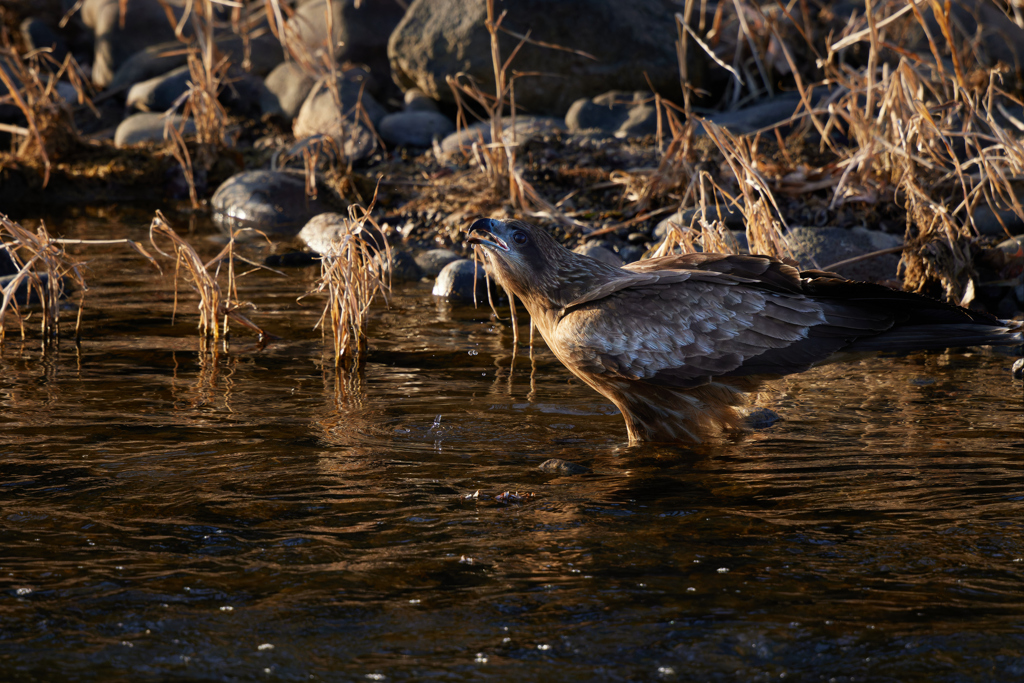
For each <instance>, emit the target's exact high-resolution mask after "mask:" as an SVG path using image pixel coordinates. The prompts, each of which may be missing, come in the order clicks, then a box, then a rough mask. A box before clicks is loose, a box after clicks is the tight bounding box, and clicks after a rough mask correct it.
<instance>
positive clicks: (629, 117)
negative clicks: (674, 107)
mask: <svg viewBox="0 0 1024 683" xmlns="http://www.w3.org/2000/svg"><path fill="white" fill-rule="evenodd" d="M653 101H654V96H653V95H651V93H649V92H646V91H637V92H634V93H627V92H620V91H617V90H613V91H611V92H606V93H604V94H603V95H598V96H597V97H595V98H593V99H587V98H581V99H578V100H576V101H575V102H573V103H572V106H571V107H569V113H567V114H566V115H565V127H566V128H568V129H569V132H570V133H579V132H581V131H585V130H600V131H603V132H606V133H611V134H613V135H615V137H619V138H624V137H640V136H643V135H653V134H655V133H657V132H658V113H657V111H655V108H654V104H653Z"/></svg>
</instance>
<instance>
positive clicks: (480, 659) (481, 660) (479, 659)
mask: <svg viewBox="0 0 1024 683" xmlns="http://www.w3.org/2000/svg"><path fill="white" fill-rule="evenodd" d="M474 661H475V662H476V663H477V664H486V663H487V655H485V654H484V653H483V652H477V653H476V659H475V660H474Z"/></svg>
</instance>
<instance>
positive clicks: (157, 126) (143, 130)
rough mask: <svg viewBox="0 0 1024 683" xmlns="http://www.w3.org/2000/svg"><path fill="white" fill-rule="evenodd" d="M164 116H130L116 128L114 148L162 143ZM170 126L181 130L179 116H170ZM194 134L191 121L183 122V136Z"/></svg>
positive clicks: (141, 114)
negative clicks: (141, 143) (146, 143)
mask: <svg viewBox="0 0 1024 683" xmlns="http://www.w3.org/2000/svg"><path fill="white" fill-rule="evenodd" d="M167 118H168V117H166V116H164V115H163V114H158V113H153V112H140V113H138V114H132V115H131V116H129V117H128V118H126V119H125V120H124V121H122V122H121V123H120V124H119V125H118V126H117V130H116V131H115V132H114V146H115V147H127V146H128V145H136V144H138V143H140V142H162V141H163V140H164V125H165V123H166V122H167ZM170 119H171V125H172V126H174V127H175V128H178V129H179V130H180V129H181V121H182V119H181V115H180V114H172V115H171V116H170ZM195 132H196V126H195V124H194V123H193V122H192V120H191V119H189V120H188V121H186V122H185V133H184V134H185V135H192V134H193V133H195Z"/></svg>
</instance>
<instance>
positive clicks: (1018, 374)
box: [1013, 358, 1024, 379]
mask: <svg viewBox="0 0 1024 683" xmlns="http://www.w3.org/2000/svg"><path fill="white" fill-rule="evenodd" d="M1013 378H1014V379H1024V358H1018V359H1017V360H1015V361H1013Z"/></svg>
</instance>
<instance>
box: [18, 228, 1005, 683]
mask: <svg viewBox="0 0 1024 683" xmlns="http://www.w3.org/2000/svg"><path fill="white" fill-rule="evenodd" d="M148 217H149V214H146V213H142V212H135V211H120V212H116V213H114V214H111V215H102V214H101V215H91V216H88V217H79V218H67V217H65V218H62V219H59V220H51V221H48V225H49V226H50V227H51V229H55V228H56V229H57V230H58V231H60V232H63V233H64V234H66V235H67V236H71V237H81V236H90V237H104V236H107V235H108V234H110V235H123V234H125V233H126V232H127V234H129V235H130V236H132V237H133V238H135V239H138V240H140V241H142V240H144V239H145V234H146V225H147V222H148ZM176 223H177V224H178V225H183V223H182V222H181V219H178V220H177V221H176ZM210 232H212V231H211V230H210V229H209V228H208V226H205V225H201V226H199V227H198V228H197V229H196V234H195V236H194V237H193V238H192V239H194V240H195V241H196V242H197V243H200V244H204V245H206V246H205V249H207V250H208V252H209V253H210V254H211V255H212V254H213V253H215V251H216V249H217V246H216V244H214V243H213V241H210V240H206V239H205V238H204V237H203V235H205V234H207V233H210ZM78 253H81V254H83V255H85V256H87V257H88V258H89V259H90V260H91V265H90V270H89V273H88V275H87V278H88V280H89V282H90V291H89V293H88V298H87V300H86V306H87V307H86V312H85V315H84V321H83V338H82V341H81V343H80V345H77V346H76V345H75V344H74V343H72V342H71V341H64V342H62V343H61V345H60V348H59V350H58V351H57V352H55V353H54V352H48V353H45V354H44V353H43V352H42V351H41V350H40V349H39V348H38V343H37V342H36V341H35V340H34V339H33V338H32V337H31V336H30V339H29V341H27V342H25V343H22V342H20V341H18V340H17V339H16V335H10V334H9V337H8V341H7V343H6V345H5V346H4V347H3V348H2V350H0V679H2V680H4V681H30V680H41V681H42V680H45V681H122V680H123V681H143V680H154V681H156V680H158V681H168V680H182V681H186V680H188V681H193V680H204V681H206V680H209V681H221V680H223V681H234V680H295V681H298V680H304V681H305V680H339V681H348V680H352V681H355V680H385V681H403V680H409V681H413V680H415V681H421V680H459V681H461V680H504V679H508V678H509V677H512V679H513V680H515V679H517V678H519V679H525V680H611V681H616V680H729V681H731V680H743V681H759V680H769V679H775V680H778V679H784V678H788V679H789V680H808V681H817V680H822V681H829V680H836V681H852V680H870V681H886V680H891V681H962V680H972V681H973V680H977V681H987V680H993V681H996V680H1000V681H1001V680H1012V679H1015V678H1020V677H1024V515H1022V514H1021V513H1022V509H1024V417H1022V408H1024V398H1022V396H1021V387H1020V385H1019V384H1016V385H1015V384H1014V383H1013V382H1012V380H1011V379H1010V373H1009V366H1010V364H1011V362H1012V358H1011V357H1009V356H1006V355H1001V354H998V353H995V352H992V351H986V350H975V351H973V352H971V353H948V354H913V355H910V356H905V357H900V358H871V359H864V360H860V361H856V362H851V363H846V364H841V365H833V366H828V367H824V368H820V369H817V370H814V371H812V372H809V373H806V374H804V375H800V376H796V377H792V378H789V379H787V380H785V381H781V382H777V383H775V384H774V385H772V386H770V387H769V388H768V390H766V391H765V392H763V393H762V394H761V395H760V396H759V397H758V403H759V404H760V405H765V406H769V407H772V408H773V409H775V410H776V411H778V412H779V413H780V414H781V415H782V416H783V418H784V420H783V421H782V422H780V423H778V424H776V425H775V426H773V427H771V428H770V429H768V430H764V431H761V432H757V433H754V434H748V435H735V436H733V437H730V438H727V439H722V440H720V441H718V442H715V443H712V444H708V445H707V446H705V447H702V448H701V449H698V450H693V451H690V450H681V449H673V448H667V447H644V448H627V447H626V446H625V430H624V428H623V425H622V421H621V418H620V417H619V416H618V415H617V414H615V412H614V409H612V408H611V407H610V406H609V405H608V404H607V403H605V402H604V401H603V399H601V397H599V396H597V395H596V394H594V393H593V392H592V391H590V390H589V389H588V388H587V387H585V386H583V385H581V384H580V383H578V382H574V381H571V380H570V378H569V376H568V374H567V372H566V371H565V370H564V369H562V368H561V366H560V365H559V364H558V363H557V361H555V360H554V358H553V357H552V356H551V354H550V353H548V352H547V351H546V350H542V349H537V350H536V352H535V353H534V354H533V358H532V359H531V358H530V354H529V352H528V350H527V349H523V348H520V349H519V350H518V352H517V355H516V357H515V359H514V365H513V363H512V361H513V345H512V335H511V331H510V328H509V326H508V322H507V321H497V320H493V319H492V318H491V313H490V311H489V310H488V309H487V308H481V309H473V308H471V307H468V308H467V307H452V306H449V305H447V304H444V303H438V302H436V301H435V300H434V299H433V298H432V297H431V296H430V288H429V286H427V285H411V286H406V287H403V288H400V289H398V290H397V291H396V292H395V294H394V295H393V296H392V297H391V300H390V308H389V309H385V308H384V307H383V306H381V307H377V308H375V309H374V312H373V316H372V318H373V323H372V325H371V328H370V338H371V340H370V347H371V351H370V354H369V356H368V359H367V362H366V364H365V366H364V368H363V369H362V371H361V372H358V373H350V374H348V375H344V374H339V373H337V372H335V370H334V368H333V367H332V366H331V364H330V363H325V362H324V348H325V347H324V344H323V342H322V340H321V338H320V334H319V332H314V331H313V330H312V329H311V328H312V327H313V325H314V323H315V322H316V319H317V317H318V311H317V308H316V307H317V301H315V300H311V299H307V300H304V301H303V302H301V303H300V304H296V302H295V299H296V297H298V296H299V295H301V294H302V293H303V292H304V291H306V289H307V288H308V287H309V284H310V282H311V278H312V273H310V272H309V271H290V272H288V273H287V275H288V277H286V278H282V277H280V276H277V275H273V274H268V273H256V274H253V275H251V276H248V277H247V278H246V279H245V280H243V286H242V288H241V294H242V297H243V298H245V299H247V300H250V301H253V302H254V303H255V304H256V305H257V307H258V308H257V310H256V311H254V312H252V318H253V319H254V320H255V321H257V322H258V323H259V324H262V325H264V326H265V327H266V328H267V329H268V330H269V331H270V332H272V333H273V334H275V335H277V336H279V337H280V339H279V340H273V341H271V343H269V344H267V345H266V346H265V347H261V346H260V345H258V344H257V343H256V342H255V340H254V339H253V338H252V337H250V336H247V335H246V334H244V333H242V332H241V331H239V330H237V328H236V331H235V335H234V337H233V339H232V341H231V343H230V345H229V347H228V348H227V349H226V350H225V349H224V348H221V347H216V346H214V347H212V348H209V347H207V348H201V346H203V345H201V344H200V343H199V341H198V339H197V338H196V336H195V334H194V325H195V322H196V318H195V314H194V312H193V309H191V308H190V307H189V306H190V305H191V299H187V300H185V299H186V297H184V295H183V296H182V299H183V302H182V303H181V304H179V311H178V315H177V319H176V321H175V322H174V323H172V322H171V311H172V304H173V299H174V293H173V286H172V284H171V280H170V277H169V276H163V277H161V276H159V275H157V274H156V272H155V271H154V270H152V269H151V268H150V267H149V266H147V265H145V264H144V263H142V262H141V261H140V260H139V259H137V258H136V257H134V256H132V255H131V254H130V252H128V251H125V250H122V249H120V248H105V250H104V251H98V250H96V249H95V248H92V249H87V248H84V247H82V248H79V250H78ZM165 270H167V267H166V264H165ZM66 314H67V317H68V318H72V319H73V314H74V311H73V309H71V308H69V309H68V311H66ZM524 334H525V326H524ZM510 365H512V368H511V370H510ZM553 457H554V458H564V459H566V460H570V461H573V462H578V463H582V464H585V465H587V466H588V467H590V468H592V470H593V472H592V473H591V474H586V475H582V476H557V475H552V474H546V473H544V472H541V471H539V470H538V469H537V465H539V464H540V463H541V462H543V461H544V460H546V459H548V458H553ZM478 491H479V495H478V496H477V497H473V494H475V493H476V492H478ZM506 491H511V492H518V493H519V494H520V499H519V502H511V503H509V502H503V501H502V500H500V499H498V496H499V495H500V494H502V493H504V492H506ZM530 494H532V495H530Z"/></svg>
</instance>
